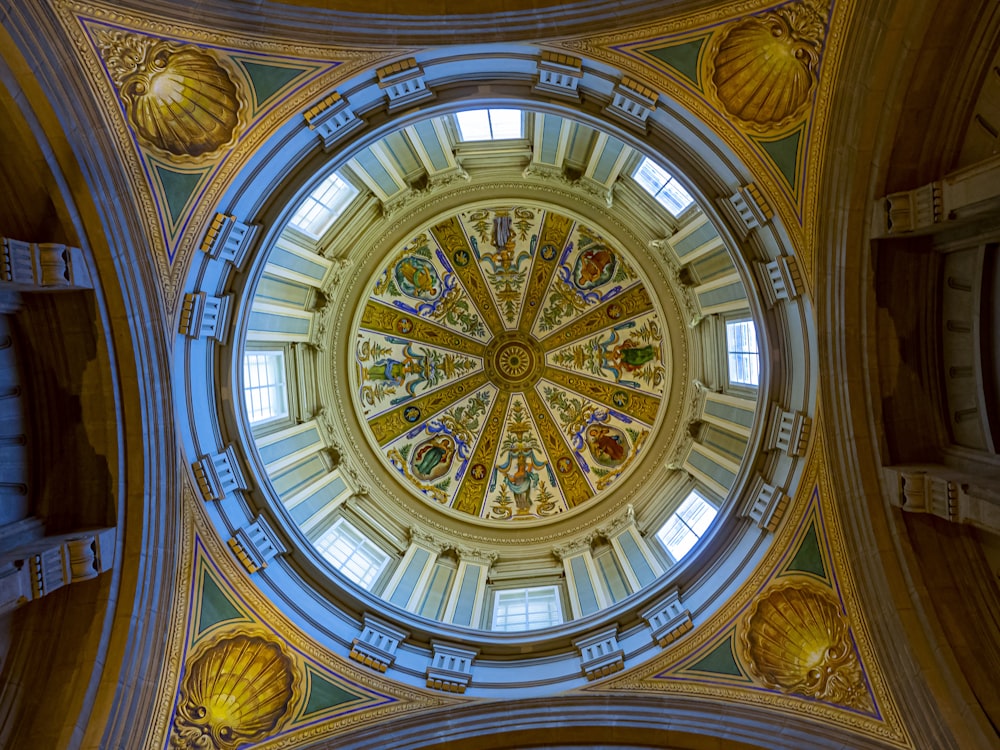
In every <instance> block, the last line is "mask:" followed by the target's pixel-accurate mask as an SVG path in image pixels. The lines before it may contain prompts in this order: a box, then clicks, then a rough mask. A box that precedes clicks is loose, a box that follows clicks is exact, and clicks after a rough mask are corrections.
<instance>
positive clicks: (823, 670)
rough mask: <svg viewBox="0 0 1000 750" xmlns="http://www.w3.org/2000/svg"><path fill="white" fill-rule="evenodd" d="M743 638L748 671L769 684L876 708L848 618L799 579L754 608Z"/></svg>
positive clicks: (767, 595)
mask: <svg viewBox="0 0 1000 750" xmlns="http://www.w3.org/2000/svg"><path fill="white" fill-rule="evenodd" d="M741 630H742V632H741V636H740V640H741V642H742V645H743V653H744V656H745V659H746V661H747V665H748V668H749V671H750V672H751V673H752V674H753V675H754V677H756V678H757V679H758V680H759V681H760V682H762V683H763V684H764V685H765V686H766V687H769V688H772V689H777V690H780V691H782V692H784V693H795V694H797V695H801V696H803V697H806V698H814V699H816V700H821V701H825V702H827V703H835V704H837V705H841V706H847V707H849V708H854V709H858V710H861V711H865V712H871V711H872V710H873V706H872V702H871V697H870V695H869V692H868V687H867V684H866V682H865V679H864V674H863V673H862V671H861V664H860V662H859V661H858V657H857V653H856V652H855V650H854V641H853V639H852V638H851V634H850V626H849V624H848V622H847V618H845V617H844V616H843V614H841V611H840V604H839V603H838V602H837V600H836V599H834V597H833V595H832V594H830V593H828V592H826V591H825V590H821V589H819V588H818V587H816V586H815V585H812V584H809V583H804V582H796V583H788V584H784V585H780V586H775V587H773V588H771V589H770V590H769V591H768V592H767V593H765V594H764V595H763V596H761V597H760V598H758V599H757V600H756V601H755V602H754V603H753V604H752V605H751V607H750V610H749V611H748V613H747V615H746V618H745V619H744V622H743V627H742V629H741Z"/></svg>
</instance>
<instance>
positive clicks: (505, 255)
mask: <svg viewBox="0 0 1000 750" xmlns="http://www.w3.org/2000/svg"><path fill="white" fill-rule="evenodd" d="M387 258H388V259H387V261H386V262H385V263H383V264H382V265H381V266H380V267H379V268H378V269H377V271H376V272H375V274H374V278H373V280H372V282H370V284H371V285H370V287H369V289H368V292H367V295H366V296H367V299H365V300H364V302H363V306H362V312H361V314H360V316H359V319H358V320H357V322H356V324H355V328H354V333H353V341H354V346H355V350H354V359H355V363H354V367H353V368H352V376H353V377H354V389H353V390H354V393H355V403H356V412H357V415H358V417H359V421H360V422H362V423H363V424H364V425H365V426H366V427H365V429H366V432H367V434H368V437H369V439H370V440H371V441H372V442H373V443H374V445H373V447H374V448H375V452H376V454H377V455H378V456H379V457H380V458H381V459H382V460H383V461H384V463H385V464H386V465H387V466H388V467H389V468H390V469H391V473H392V474H393V475H394V476H395V477H396V478H397V479H398V480H399V481H400V482H401V483H402V484H403V485H404V486H405V487H407V489H409V490H411V491H412V492H414V493H416V494H417V495H418V496H420V497H421V498H423V499H425V500H427V501H428V502H431V503H433V504H434V505H435V506H438V507H442V508H449V509H451V510H452V511H457V512H459V513H462V514H468V515H471V516H475V517H477V518H480V519H482V520H484V521H493V522H501V523H503V522H509V521H533V520H542V519H547V518H553V517H556V516H559V515H562V514H565V513H568V512H571V511H572V510H573V509H575V508H578V507H580V506H582V505H585V504H589V503H592V502H593V501H595V500H597V499H599V498H600V497H601V496H603V495H604V494H605V493H606V492H607V491H609V490H610V488H611V487H612V486H613V485H614V484H615V483H616V482H618V481H619V480H620V479H621V478H623V477H624V476H625V475H626V474H628V473H629V472H630V471H631V470H632V469H633V468H634V466H635V465H636V464H638V462H639V461H640V459H641V458H642V456H643V455H644V454H643V448H644V446H645V445H646V444H647V443H648V442H649V441H650V438H651V437H652V435H653V433H654V431H655V428H656V426H657V424H658V421H659V415H660V412H661V407H662V406H663V399H664V394H665V393H666V392H667V391H668V386H669V379H670V373H669V369H668V368H669V362H670V358H669V351H668V349H669V341H668V340H667V337H666V333H665V327H664V325H663V323H662V320H661V317H660V316H661V313H660V311H659V310H658V307H657V305H656V304H655V303H654V302H653V298H652V296H651V295H650V293H649V292H648V290H647V289H646V286H645V282H644V281H643V279H642V278H641V277H640V275H639V274H638V272H637V271H636V270H635V268H636V265H635V263H634V262H633V261H632V259H631V258H630V257H629V256H628V254H627V252H626V251H625V250H623V249H622V248H621V247H619V246H618V243H616V242H614V241H612V240H609V239H607V238H605V237H603V236H602V235H601V234H600V233H599V232H597V231H595V230H594V229H593V228H591V227H589V226H587V225H586V224H584V223H583V222H579V221H576V220H574V219H571V218H569V217H567V216H564V215H562V214H560V213H558V212H554V211H551V210H548V209H545V208H542V207H537V206H530V205H504V206H493V207H487V208H474V209H465V210H459V211H458V212H456V213H455V214H453V215H451V216H447V217H445V218H443V219H438V220H436V221H434V222H433V223H431V224H430V225H428V226H427V227H426V228H425V229H424V230H422V231H418V232H417V233H416V234H415V235H413V236H412V238H411V239H410V240H409V241H407V242H404V243H402V244H401V245H400V246H399V248H398V249H397V250H396V251H394V252H391V253H389V255H388V256H387Z"/></svg>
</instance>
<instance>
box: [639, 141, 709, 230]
mask: <svg viewBox="0 0 1000 750" xmlns="http://www.w3.org/2000/svg"><path fill="white" fill-rule="evenodd" d="M639 156H640V158H639V161H638V162H636V165H635V166H634V167H632V168H631V169H630V170H629V171H628V176H629V178H630V179H631V180H632V182H633V183H635V186H636V187H637V188H638V189H639V191H640V193H641V194H642V195H644V196H646V197H647V198H649V199H650V200H651V201H652V202H653V204H654V205H656V206H658V207H659V208H660V209H662V210H664V211H666V212H667V213H668V214H669V215H670V216H671V218H673V219H674V220H675V221H679V220H680V218H681V217H682V216H684V214H686V213H687V212H688V211H690V210H691V209H692V208H693V207H695V206H697V205H698V202H697V201H696V200H695V199H694V196H693V195H691V193H690V192H688V189H687V188H686V187H684V185H683V184H682V183H681V181H680V180H678V179H677V178H676V177H675V176H674V175H673V174H672V173H671V172H670V171H669V170H668V169H667V168H666V167H664V166H662V165H661V164H658V163H657V162H656V161H654V160H653V159H650V158H649V157H648V156H645V155H644V154H640V155H639ZM647 163H649V164H650V165H651V166H652V167H653V169H655V170H658V171H660V172H662V173H663V174H665V175H666V176H667V181H666V182H664V183H663V184H662V185H661V186H660V187H659V188H657V190H656V192H653V191H651V190H650V188H649V187H648V186H647V185H646V184H645V183H643V182H640V181H639V179H637V177H636V175H637V174H638V173H639V172H641V171H642V169H643V167H644V166H645V165H646V164H647ZM671 183H676V186H677V187H679V188H680V189H681V190H682V191H683V193H684V195H686V196H687V197H688V199H689V202H688V204H687V205H686V206H684V207H683V208H681V209H680V210H679V211H677V212H676V213H675V212H674V210H673V207H672V206H669V205H667V204H665V203H664V202H663V201H661V200H660V199H659V197H658V196H659V195H660V194H661V193H663V191H664V190H665V189H666V187H667V186H668V185H670V184H671Z"/></svg>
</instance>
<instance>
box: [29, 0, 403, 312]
mask: <svg viewBox="0 0 1000 750" xmlns="http://www.w3.org/2000/svg"><path fill="white" fill-rule="evenodd" d="M48 2H50V3H51V4H52V7H53V9H54V10H55V13H56V16H57V17H58V18H59V20H60V22H61V23H62V26H63V29H64V31H65V32H66V34H67V36H68V37H69V39H70V40H71V42H72V46H73V48H74V50H75V52H76V56H77V58H78V59H79V61H80V63H81V68H82V70H83V72H84V74H85V76H86V78H87V80H88V81H89V83H90V86H91V89H92V92H93V94H94V99H95V101H96V102H97V103H98V104H99V106H100V109H101V114H102V117H103V119H104V123H105V125H106V126H107V128H108V131H109V132H110V133H112V134H113V135H114V140H115V142H116V148H117V150H118V155H119V159H120V162H121V164H122V167H123V174H124V176H125V177H126V179H127V180H128V184H129V188H130V190H129V192H131V193H132V195H133V196H134V198H133V201H134V203H133V205H134V207H135V209H136V212H137V216H139V217H141V219H142V221H143V227H144V230H145V235H146V240H147V242H148V244H149V247H150V248H151V251H152V252H151V254H152V256H153V258H152V260H153V265H154V267H155V268H156V272H157V275H158V277H159V281H160V287H161V293H162V295H163V301H164V305H165V307H166V309H167V311H168V312H169V313H171V315H172V316H176V315H177V314H179V310H178V301H179V296H180V295H179V291H180V284H181V281H182V279H183V278H184V277H185V275H186V274H187V269H188V266H189V265H190V263H191V259H192V257H193V255H194V251H195V249H196V248H197V247H198V246H199V244H200V242H201V240H202V238H203V237H204V234H205V231H206V230H207V227H208V224H209V223H210V221H211V219H212V217H213V216H214V215H215V213H216V210H217V204H218V201H219V199H220V198H221V196H222V195H223V194H224V193H225V192H226V190H227V189H228V188H229V186H230V185H231V184H232V182H233V180H234V178H235V177H236V175H238V174H239V172H240V171H241V170H242V169H243V167H244V166H245V165H246V164H247V162H248V161H249V160H250V158H251V157H252V156H253V155H254V153H256V151H257V150H258V149H259V147H260V146H261V144H263V143H264V142H265V141H266V140H267V139H268V138H270V137H271V136H272V135H273V134H274V133H275V132H276V131H277V130H278V129H279V128H280V127H282V126H283V125H284V124H285V123H286V122H288V120H289V119H290V118H293V117H294V116H295V115H296V114H297V113H299V112H301V111H303V110H305V109H307V108H308V106H309V105H310V104H312V103H313V102H315V101H316V100H317V99H319V98H321V97H322V96H323V95H324V94H326V93H328V92H329V91H331V90H333V89H334V88H336V86H337V85H338V84H340V83H341V82H343V81H345V80H347V79H349V78H351V77H352V76H354V75H356V74H358V73H359V72H362V71H364V70H370V69H374V68H375V67H377V66H378V64H379V63H380V62H382V61H385V60H389V59H392V58H395V57H399V56H401V55H407V54H412V52H413V50H410V49H397V48H392V47H386V48H383V49H376V50H372V49H371V47H370V46H367V47H365V48H364V49H362V48H352V47H338V46H315V45H304V44H296V43H292V42H289V41H284V40H273V39H269V38H264V37H258V36H250V35H235V34H230V33H226V32H225V31H222V30H216V29H204V28H201V27H198V26H195V25H192V24H189V23H185V22H181V21H177V20H173V19H166V18H162V17H158V16H155V15H152V14H139V13H136V12H132V11H121V10H118V9H117V8H115V7H114V6H109V5H102V4H98V3H84V2H78V0H48ZM86 23H98V24H115V25H118V26H122V27H126V28H128V29H129V30H131V31H134V32H136V33H140V34H149V35H154V36H159V37H163V38H168V39H176V40H178V41H180V42H185V43H193V44H201V45H205V46H209V47H212V48H217V47H218V48H222V47H225V48H231V49H233V50H234V54H240V53H241V52H246V53H258V54H260V53H270V54H274V55H281V56H283V57H296V56H297V57H302V58H307V59H308V61H309V62H315V61H317V60H327V61H329V62H330V63H331V64H334V63H337V67H336V68H334V69H333V70H331V71H329V72H328V73H326V74H322V75H320V76H319V77H317V78H315V79H313V80H312V81H311V82H310V83H309V84H308V85H306V86H305V87H304V88H302V89H301V90H300V91H298V92H297V93H295V94H293V95H291V96H289V97H288V98H287V99H285V100H284V101H283V102H281V103H280V104H278V105H277V106H275V107H274V108H273V109H272V110H271V111H270V112H269V113H268V114H266V115H265V116H264V117H263V118H262V119H261V120H260V121H259V122H258V123H256V124H255V125H253V126H252V127H251V128H250V129H249V130H247V131H245V132H244V133H243V134H242V136H241V137H240V139H239V142H238V143H237V144H236V145H235V146H234V147H233V148H232V149H230V150H229V151H226V152H223V153H222V154H220V155H219V156H218V157H217V158H216V159H215V162H216V163H221V164H222V166H221V168H220V169H219V172H218V173H217V174H216V175H215V176H214V178H212V180H211V182H210V183H209V184H208V185H207V186H206V189H205V194H204V196H203V197H202V199H201V200H200V201H199V202H198V204H197V205H196V206H195V207H194V210H193V211H192V212H191V213H190V217H189V219H188V229H187V231H186V232H185V234H184V236H183V237H182V239H181V241H180V242H179V244H178V245H177V247H176V249H175V253H174V258H173V262H172V263H171V262H170V261H169V253H168V250H167V247H166V246H165V244H164V241H163V237H162V235H161V233H160V231H159V227H160V220H159V216H158V215H157V212H156V208H155V203H154V196H153V190H152V187H151V185H150V184H149V180H148V179H147V176H146V174H145V172H144V170H143V157H142V156H141V155H140V153H139V152H138V151H137V149H136V147H135V145H134V143H133V139H132V137H131V131H130V130H129V127H128V125H127V123H126V122H125V119H124V118H123V117H122V115H121V111H120V108H119V104H118V96H117V93H116V92H115V90H114V87H113V86H112V84H111V82H110V81H109V80H108V78H107V75H106V74H105V72H104V68H103V66H102V64H101V60H100V58H99V56H98V55H97V53H96V51H95V50H94V49H93V47H92V46H91V44H90V41H89V39H88V36H87V33H86V31H85V28H84V25H85V24H86ZM302 127H306V125H305V122H304V121H303V124H302ZM175 326H176V321H173V320H172V321H171V328H173V327H175Z"/></svg>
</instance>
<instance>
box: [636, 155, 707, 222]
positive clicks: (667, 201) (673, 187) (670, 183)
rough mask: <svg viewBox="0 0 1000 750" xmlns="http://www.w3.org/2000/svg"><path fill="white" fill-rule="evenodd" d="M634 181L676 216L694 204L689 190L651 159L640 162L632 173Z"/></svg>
mask: <svg viewBox="0 0 1000 750" xmlns="http://www.w3.org/2000/svg"><path fill="white" fill-rule="evenodd" d="M632 179H634V180H635V181H636V182H637V183H638V184H639V186H640V187H641V188H642V189H643V190H645V191H646V192H647V193H649V194H650V195H651V196H653V198H655V199H656V202H657V203H659V204H660V205H661V206H663V207H664V208H665V209H667V210H668V211H669V212H670V213H671V214H673V215H674V216H677V215H678V214H680V213H681V212H682V211H683V210H684V209H685V208H687V207H688V206H690V205H691V204H692V203H694V198H692V197H691V196H690V195H689V194H688V192H687V190H685V189H684V188H683V187H681V185H680V183H678V182H677V180H675V179H674V178H673V176H672V175H671V174H670V173H669V172H667V170H665V169H664V168H663V167H661V166H660V165H658V164H656V163H655V162H653V161H652V160H650V159H645V158H644V159H643V160H642V161H641V162H639V166H638V167H636V168H635V171H634V172H632Z"/></svg>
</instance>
